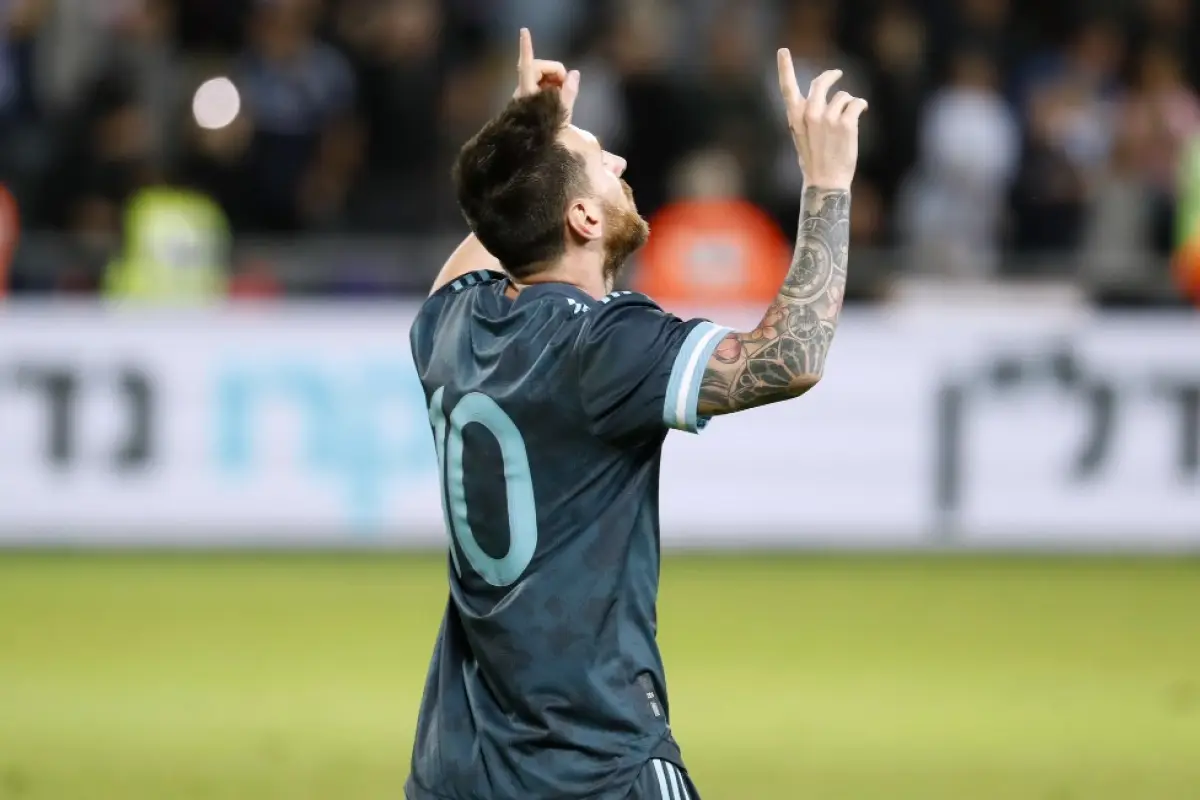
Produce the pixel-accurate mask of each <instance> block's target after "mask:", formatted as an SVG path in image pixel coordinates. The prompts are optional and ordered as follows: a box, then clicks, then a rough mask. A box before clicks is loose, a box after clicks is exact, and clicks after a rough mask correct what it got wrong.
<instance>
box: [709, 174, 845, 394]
mask: <svg viewBox="0 0 1200 800" xmlns="http://www.w3.org/2000/svg"><path fill="white" fill-rule="evenodd" d="M849 241H850V192H849V191H848V190H845V189H822V188H819V187H807V188H805V190H804V202H803V208H802V210H801V214H800V227H799V232H798V233H797V236H796V252H795V255H794V256H793V258H792V264H791V267H790V268H789V270H788V274H787V277H786V278H785V279H784V282H783V285H782V286H781V287H780V289H779V294H778V295H777V296H776V298H775V300H774V302H772V303H771V305H770V307H768V309H767V312H766V314H765V315H764V316H763V319H762V322H760V323H759V325H758V327H757V328H755V329H754V330H752V331H749V332H746V333H730V334H728V335H726V337H725V338H724V340H722V342H721V343H720V345H718V346H717V349H716V352H715V353H714V354H713V356H712V358H711V360H710V361H709V364H708V367H707V369H706V370H705V373H704V378H703V381H702V383H701V386H700V405H699V412H700V413H701V414H703V415H714V414H728V413H731V412H734V411H741V410H743V409H747V408H754V407H755V406H761V405H766V404H768V403H774V402H777V401H779V400H785V399H788V398H790V397H796V396H798V395H801V394H803V393H804V392H806V391H808V390H809V389H811V388H812V387H813V386H814V385H816V383H817V381H818V380H820V378H821V375H822V373H823V372H824V370H825V360H826V358H827V357H828V355H829V347H830V345H831V344H832V342H833V335H834V332H835V331H836V330H837V325H838V318H839V316H840V315H841V310H842V300H843V298H844V296H845V292H846V265H847V260H848V251H849Z"/></svg>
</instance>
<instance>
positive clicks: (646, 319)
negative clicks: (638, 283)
mask: <svg viewBox="0 0 1200 800" xmlns="http://www.w3.org/2000/svg"><path fill="white" fill-rule="evenodd" d="M668 316H669V315H668V314H666V312H664V311H663V310H662V308H661V307H660V306H659V305H658V303H656V302H654V300H653V299H652V298H651V297H650V296H648V295H645V294H642V293H641V292H634V291H628V290H621V291H616V292H610V293H608V294H606V295H605V296H604V297H601V298H600V299H599V300H597V301H596V302H595V303H594V304H593V307H592V308H589V309H587V314H586V315H585V316H584V318H583V320H582V323H583V324H582V326H581V329H580V332H579V337H580V339H579V340H580V342H581V343H582V344H586V343H588V342H590V341H595V340H596V339H600V338H607V337H609V336H611V335H612V334H613V333H614V332H617V331H622V330H628V329H632V328H637V327H640V326H641V325H647V324H649V325H653V324H657V323H659V322H661V320H663V319H664V318H666V317H668Z"/></svg>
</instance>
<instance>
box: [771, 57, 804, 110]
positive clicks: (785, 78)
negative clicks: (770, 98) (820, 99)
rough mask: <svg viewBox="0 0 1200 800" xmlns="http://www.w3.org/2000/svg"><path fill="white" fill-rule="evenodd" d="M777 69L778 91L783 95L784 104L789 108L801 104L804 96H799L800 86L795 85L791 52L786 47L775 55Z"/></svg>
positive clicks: (794, 70)
mask: <svg viewBox="0 0 1200 800" xmlns="http://www.w3.org/2000/svg"><path fill="white" fill-rule="evenodd" d="M775 61H776V64H777V65H778V67H779V91H780V92H782V93H783V99H784V102H785V103H787V105H788V107H789V108H791V107H793V106H796V105H797V104H803V102H804V96H803V95H801V94H800V85H799V84H798V83H796V68H795V66H793V65H792V52H791V51H790V50H788V49H787V48H786V47H781V48H779V52H777V53H776V54H775Z"/></svg>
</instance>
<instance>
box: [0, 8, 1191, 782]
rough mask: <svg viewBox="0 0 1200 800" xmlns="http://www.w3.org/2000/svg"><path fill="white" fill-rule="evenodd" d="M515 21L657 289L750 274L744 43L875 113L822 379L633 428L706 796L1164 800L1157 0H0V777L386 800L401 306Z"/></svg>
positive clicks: (427, 613)
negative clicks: (571, 89)
mask: <svg viewBox="0 0 1200 800" xmlns="http://www.w3.org/2000/svg"><path fill="white" fill-rule="evenodd" d="M520 26H528V27H530V28H531V29H532V31H533V35H534V40H535V45H536V48H537V52H538V54H539V56H540V57H543V58H554V59H560V60H563V61H564V62H566V63H567V64H568V65H569V66H570V67H574V68H578V69H580V70H581V71H582V75H583V82H582V94H581V98H580V100H579V104H578V106H577V108H576V122H577V124H579V125H581V126H582V127H585V128H588V129H589V130H591V131H592V132H594V133H595V134H596V135H597V136H599V137H600V139H601V141H602V142H603V144H604V145H605V147H606V148H607V149H609V150H612V151H614V152H616V153H619V154H621V155H623V156H624V157H626V158H627V159H628V160H629V162H630V168H629V171H628V173H627V175H626V177H627V179H628V180H629V182H630V183H631V185H632V186H633V188H634V190H635V193H636V197H637V201H638V204H639V207H640V209H641V211H642V212H643V214H644V215H645V216H647V218H648V219H650V221H651V225H652V229H653V231H654V233H653V236H652V239H651V244H650V245H649V246H648V247H647V248H646V249H645V250H644V251H643V252H642V253H641V254H639V256H638V257H636V258H635V260H634V262H633V263H631V264H630V265H629V270H628V271H627V273H626V274H625V275H624V276H623V278H622V280H623V282H624V283H626V284H627V285H629V286H630V287H632V288H636V289H640V290H642V291H646V292H648V293H650V294H652V295H653V296H654V297H655V298H656V299H658V300H659V301H660V302H661V303H662V305H663V306H664V307H665V308H667V309H668V310H671V311H673V312H675V313H678V314H680V315H684V316H690V315H699V316H705V317H708V318H711V319H714V320H716V321H718V322H721V323H723V324H728V325H747V324H749V325H753V324H754V323H755V322H756V321H757V316H758V314H759V313H760V312H761V308H762V307H763V305H765V303H766V302H768V300H769V299H770V297H771V296H773V294H774V292H775V290H776V289H777V287H778V284H779V282H780V280H781V278H782V274H783V272H784V270H785V269H786V265H787V262H788V260H789V258H790V251H791V248H792V243H793V238H794V230H795V225H796V217H797V213H798V206H799V196H800V193H801V189H802V182H801V181H802V176H801V174H800V171H799V170H798V168H797V166H796V162H795V156H794V153H793V150H792V145H791V143H790V140H789V138H788V135H787V130H786V126H785V124H784V122H783V112H782V109H781V107H780V103H779V100H778V97H777V92H778V90H777V83H776V76H775V66H774V64H775V60H774V51H775V49H776V48H777V47H779V46H787V47H790V48H791V50H792V53H793V56H794V58H795V60H796V64H797V67H798V69H799V71H800V73H801V74H800V76H799V77H800V80H801V83H802V85H803V84H804V83H806V82H807V81H808V80H809V79H810V78H811V77H812V76H813V75H815V74H816V73H817V72H819V71H820V70H823V69H826V68H833V67H836V68H839V69H842V70H844V72H845V78H844V84H845V88H847V89H848V90H850V91H851V92H853V93H855V94H857V95H861V96H864V97H866V98H867V99H868V100H869V101H870V111H869V113H868V116H867V117H866V118H865V121H864V129H863V132H862V161H861V166H860V170H859V177H858V179H857V181H856V184H855V191H854V215H853V220H852V240H853V241H852V257H851V269H850V286H849V295H850V300H849V303H848V305H847V309H846V312H845V316H844V320H843V323H842V326H841V329H840V332H839V335H838V342H837V344H836V345H835V347H834V353H833V356H832V358H831V363H830V367H829V371H828V375H827V378H826V380H825V381H824V382H823V383H822V385H821V387H820V389H819V390H817V391H816V392H814V393H812V395H810V396H808V397H806V398H805V399H804V400H803V401H801V402H799V403H794V404H787V405H784V406H777V407H771V408H767V409H761V410H758V411H755V412H753V413H750V414H744V415H739V416H737V417H735V418H727V419H723V420H720V421H719V424H714V425H713V426H711V428H710V429H709V430H708V431H706V432H705V434H704V436H701V437H687V436H683V435H678V434H672V435H671V436H670V437H669V439H668V443H667V446H666V450H665V456H664V466H663V474H662V504H661V507H662V508H661V510H662V521H663V544H664V548H665V550H666V556H665V558H664V565H663V586H662V604H661V611H660V622H661V627H660V630H661V640H662V645H663V648H664V654H665V657H666V660H667V665H668V675H669V680H670V683H671V687H672V694H671V700H672V723H673V727H674V729H675V731H676V732H677V736H678V738H679V740H680V742H681V744H682V746H683V748H684V753H685V756H686V757H687V759H688V763H689V765H690V768H691V770H692V772H693V774H694V777H695V779H696V782H697V784H698V785H699V786H700V787H701V789H702V790H704V791H705V797H706V798H707V799H708V800H721V798H745V797H758V798H781V799H782V800H788V799H790V798H801V797H827V798H846V799H848V800H856V799H858V798H861V799H862V800H877V799H878V798H881V797H888V798H893V799H894V800H910V799H911V800H918V799H919V800H950V798H955V800H957V799H958V798H962V797H971V798H974V799H975V800H1030V799H1031V798H1036V799H1037V800H1082V799H1083V798H1087V800H1110V799H1111V800H1194V799H1195V798H1200V616H1198V615H1197V610H1198V609H1200V562H1197V561H1196V559H1195V553H1196V552H1197V551H1198V550H1200V315H1197V312H1196V310H1195V304H1196V302H1198V301H1200V96H1198V94H1197V87H1198V86H1200V83H1198V81H1200V48H1198V47H1197V46H1196V42H1198V41H1200V7H1197V5H1196V4H1195V3H1194V2H1190V1H1189V0H1084V1H1080V2H1074V3H1048V2H1033V1H1032V0H840V2H832V0H732V1H731V0H490V2H480V1H479V0H258V1H257V2H254V1H253V0H0V798H4V799H5V800H7V799H8V798H60V799H62V800H84V798H86V799H87V800H95V799H96V798H105V799H107V798H113V799H114V800H121V799H123V798H130V799H131V800H150V799H151V798H154V799H155V800H159V799H160V798H220V799H223V798H255V799H256V800H262V799H263V798H289V799H291V798H330V797H337V798H341V799H343V800H355V799H357V798H384V797H391V798H395V797H398V796H400V793H401V787H402V782H403V779H404V776H405V774H406V771H407V759H408V751H409V747H410V742H411V730H412V727H413V724H414V721H415V713H416V707H417V702H418V699H419V692H420V689H421V686H422V683H423V677H424V672H425V669H426V666H427V663H428V658H429V654H430V652H431V648H432V644H433V639H434V636H435V633H436V630H437V626H438V623H439V621H440V616H441V613H442V610H443V609H444V605H445V602H446V589H445V572H446V558H445V555H444V548H445V535H444V532H443V530H442V513H441V505H440V489H439V486H438V482H437V476H436V467H435V464H436V462H435V458H434V454H433V448H432V447H431V446H430V445H431V442H430V435H429V423H428V418H427V413H426V409H425V401H424V396H423V394H422V392H421V389H420V386H419V385H418V383H417V381H416V377H415V374H414V372H413V367H412V362H411V359H410V358H409V355H408V335H407V334H408V328H409V326H410V324H411V322H412V320H413V318H414V315H415V314H416V311H417V309H418V308H419V302H420V299H421V298H422V297H423V296H424V295H425V293H426V292H427V291H428V287H429V285H430V282H431V280H432V278H433V276H434V275H435V274H436V273H437V271H438V269H439V267H440V266H441V264H442V262H443V261H444V259H445V258H446V257H447V255H448V254H449V253H450V251H451V249H452V248H453V247H454V246H455V245H456V244H457V242H458V241H459V240H460V239H461V237H462V236H463V235H464V234H465V232H466V231H465V226H464V224H463V222H462V220H461V218H460V216H459V214H458V211H457V209H456V207H455V204H454V200H453V193H452V188H451V186H450V181H449V167H450V163H451V161H452V159H453V157H454V155H455V153H456V151H457V149H458V148H459V147H460V146H461V144H462V143H463V142H464V141H465V140H466V139H467V138H468V137H469V136H470V135H472V134H473V133H474V132H475V131H476V130H477V129H478V128H479V127H480V126H481V125H482V124H483V122H484V121H485V120H486V119H487V118H488V117H489V116H490V115H492V114H493V113H495V112H496V111H497V110H498V109H499V108H501V107H502V105H503V103H504V102H505V100H506V99H507V98H508V97H509V96H510V95H511V92H512V84H513V80H514V79H513V74H514V69H513V67H514V63H515V58H516V52H515V50H516V47H515V46H516V35H517V29H518V28H519V27H520ZM717 465H719V468H714V467H716V466H717Z"/></svg>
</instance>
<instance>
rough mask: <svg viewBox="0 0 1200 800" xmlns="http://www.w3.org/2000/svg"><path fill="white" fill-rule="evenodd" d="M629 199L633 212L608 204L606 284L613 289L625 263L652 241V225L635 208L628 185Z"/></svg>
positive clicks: (605, 258) (605, 249)
mask: <svg viewBox="0 0 1200 800" xmlns="http://www.w3.org/2000/svg"><path fill="white" fill-rule="evenodd" d="M621 183H622V184H624V188H625V196H626V197H627V198H629V208H620V207H618V206H615V205H612V204H611V203H605V204H604V216H605V219H606V220H607V222H608V226H607V228H608V230H607V231H606V232H605V235H604V280H605V281H606V282H607V283H608V284H609V285H611V284H612V283H613V281H615V280H616V278H617V276H618V275H619V274H620V272H621V268H622V267H623V266H625V262H626V261H627V260H628V259H629V257H630V256H631V255H633V254H634V253H636V252H637V251H638V250H639V249H640V248H641V246H642V245H644V244H645V243H646V240H647V239H649V238H650V225H649V223H647V222H646V220H644V219H642V217H641V215H640V214H638V213H637V209H636V208H634V205H633V192H632V190H630V188H629V184H627V183H625V182H624V181H622V182H621Z"/></svg>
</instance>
